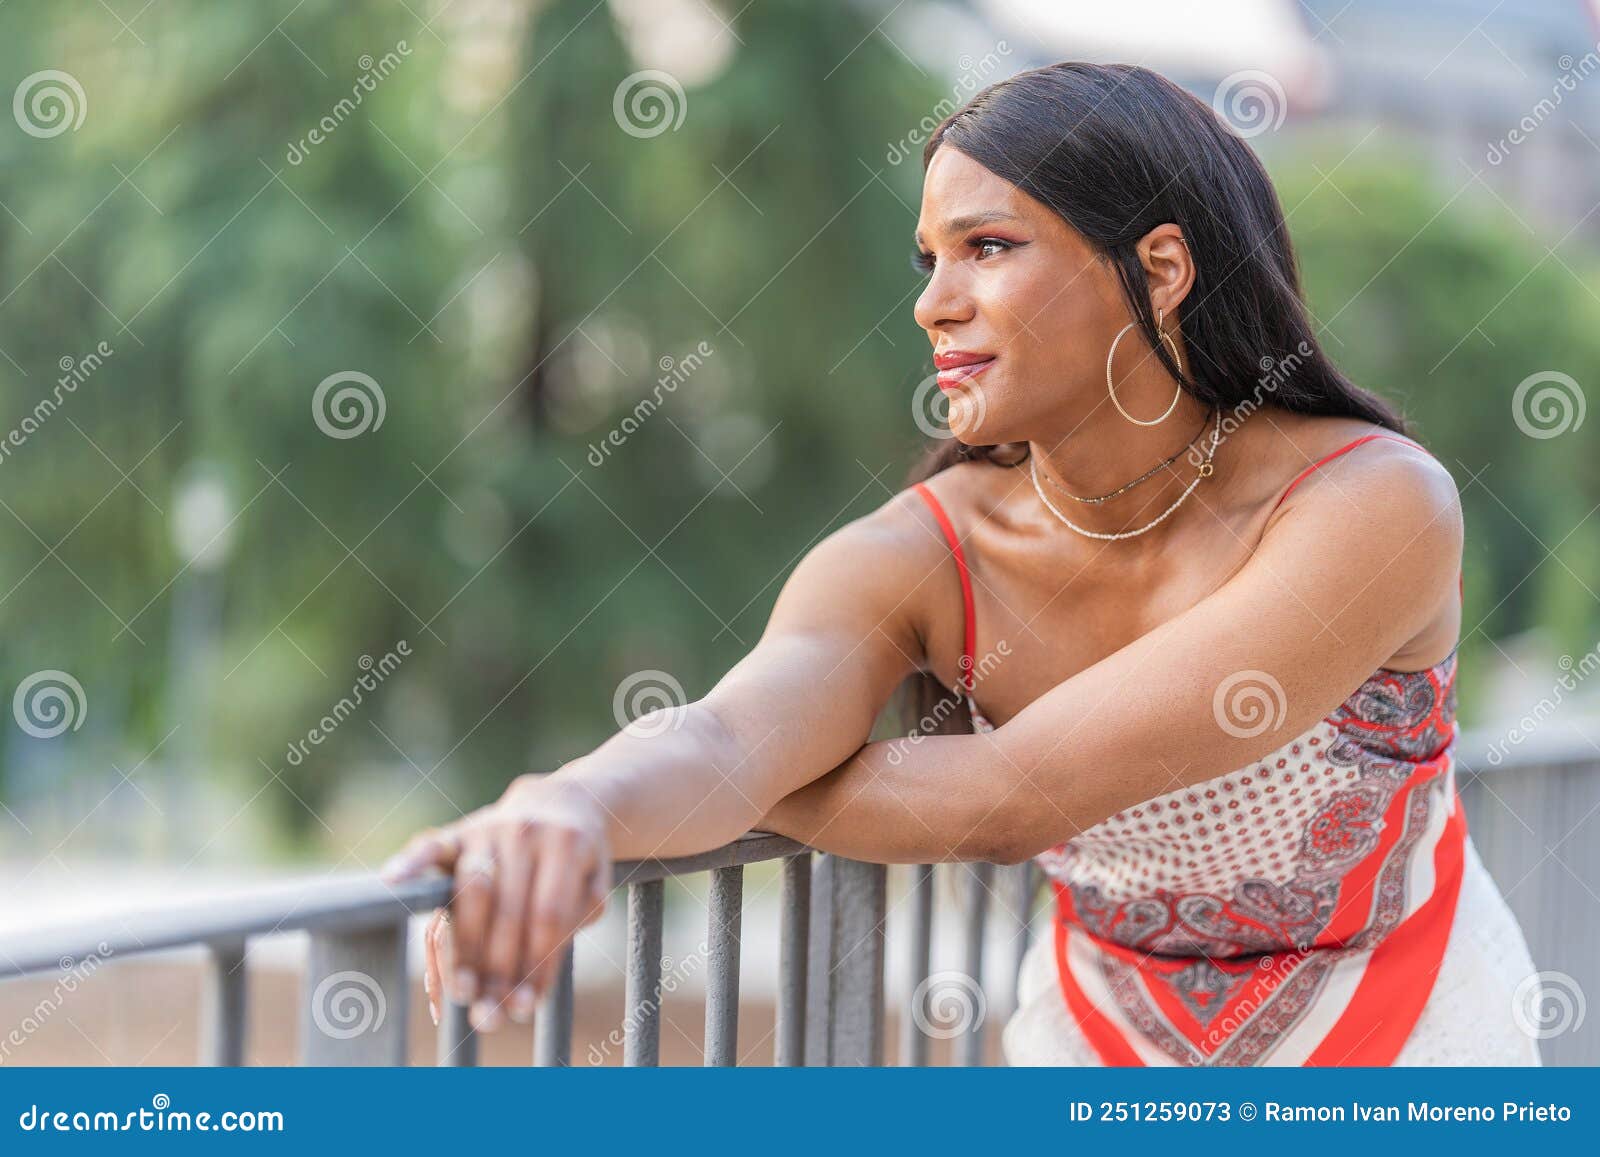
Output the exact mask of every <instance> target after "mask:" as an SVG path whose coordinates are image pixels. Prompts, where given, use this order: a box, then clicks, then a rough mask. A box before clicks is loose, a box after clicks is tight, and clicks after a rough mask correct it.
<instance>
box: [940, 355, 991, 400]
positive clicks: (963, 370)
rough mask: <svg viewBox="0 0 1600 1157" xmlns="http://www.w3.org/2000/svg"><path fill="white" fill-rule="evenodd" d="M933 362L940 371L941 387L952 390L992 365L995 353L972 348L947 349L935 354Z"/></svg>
mask: <svg viewBox="0 0 1600 1157" xmlns="http://www.w3.org/2000/svg"><path fill="white" fill-rule="evenodd" d="M933 364H934V366H935V367H936V368H937V369H938V371H939V372H938V375H937V377H938V381H939V388H940V389H942V390H950V389H954V388H955V387H956V386H958V385H960V384H961V383H962V382H964V381H966V380H967V379H968V378H972V377H975V376H977V375H978V374H981V373H983V371H984V370H986V369H988V368H989V367H990V366H992V365H993V364H994V355H993V354H985V353H974V352H972V351H970V350H946V351H945V352H944V353H942V354H935V355H934V358H933Z"/></svg>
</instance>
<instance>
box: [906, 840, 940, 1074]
mask: <svg viewBox="0 0 1600 1157" xmlns="http://www.w3.org/2000/svg"><path fill="white" fill-rule="evenodd" d="M934 879H935V875H934V866H933V865H932V864H914V865H912V868H911V945H910V947H911V951H910V952H908V953H907V954H906V993H907V995H906V1004H905V1007H904V1008H902V1009H901V1010H900V1063H901V1064H902V1065H907V1066H916V1067H922V1066H924V1065H926V1064H927V1063H928V1034H927V1033H926V1032H924V1031H923V1027H922V1024H921V1017H920V1015H919V1014H920V1010H919V1008H918V1007H917V1006H918V1005H919V1004H920V1003H921V1002H922V999H923V995H924V991H925V988H926V985H927V981H928V974H929V972H930V971H932V958H933V885H934Z"/></svg>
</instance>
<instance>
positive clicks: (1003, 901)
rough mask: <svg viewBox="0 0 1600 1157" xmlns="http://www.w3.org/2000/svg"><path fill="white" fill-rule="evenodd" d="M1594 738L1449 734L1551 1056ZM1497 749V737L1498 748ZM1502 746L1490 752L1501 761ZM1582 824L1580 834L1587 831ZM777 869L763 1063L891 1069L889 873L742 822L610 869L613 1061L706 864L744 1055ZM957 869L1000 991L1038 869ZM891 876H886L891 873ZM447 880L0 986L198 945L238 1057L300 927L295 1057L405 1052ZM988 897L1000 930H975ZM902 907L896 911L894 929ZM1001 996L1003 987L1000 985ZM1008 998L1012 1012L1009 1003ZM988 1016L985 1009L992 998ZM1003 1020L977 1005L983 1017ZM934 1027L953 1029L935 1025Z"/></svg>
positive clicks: (213, 1052)
mask: <svg viewBox="0 0 1600 1157" xmlns="http://www.w3.org/2000/svg"><path fill="white" fill-rule="evenodd" d="M1597 738H1600V732H1597V731H1596V729H1592V728H1591V729H1588V730H1584V731H1582V732H1575V733H1568V734H1565V735H1563V736H1561V737H1557V738H1555V739H1553V740H1552V739H1551V738H1549V737H1545V739H1544V740H1543V741H1542V742H1540V743H1539V744H1533V743H1529V744H1527V745H1526V746H1525V747H1523V746H1519V748H1518V749H1517V750H1516V751H1515V753H1514V756H1513V757H1512V758H1502V759H1500V760H1498V761H1495V762H1492V761H1491V760H1490V758H1489V752H1490V751H1491V750H1492V749H1493V741H1492V737H1487V738H1486V737H1482V736H1463V739H1462V742H1461V744H1460V749H1459V750H1460V753H1461V754H1460V758H1459V759H1458V772H1459V778H1460V786H1461V794H1462V800H1463V803H1464V804H1465V806H1466V808H1467V812H1468V822H1469V828H1470V830H1471V832H1472V838H1473V840H1474V843H1475V844H1476V845H1477V847H1478V849H1479V851H1480V853H1481V855H1482V857H1483V859H1484V862H1485V864H1486V865H1487V866H1488V868H1489V870H1490V872H1491V873H1492V874H1493V875H1494V877H1495V879H1496V882H1497V883H1498V884H1499V886H1500V888H1501V890H1502V891H1503V892H1504V893H1505V895H1506V898H1507V900H1508V902H1509V903H1510V905H1511V907H1512V910H1513V911H1514V912H1515V913H1516V915H1517V918H1518V920H1519V922H1520V923H1521V925H1522V927H1523V930H1524V932H1525V933H1526V935H1527V938H1528V942H1529V947H1530V950H1531V952H1532V955H1533V958H1534V961H1535V963H1536V966H1537V967H1538V968H1539V969H1540V970H1541V972H1542V973H1546V974H1554V975H1556V976H1559V977H1560V978H1561V983H1562V984H1564V985H1570V987H1571V988H1572V989H1574V990H1575V992H1573V993H1571V994H1569V995H1570V996H1571V997H1572V998H1573V999H1576V1001H1578V1002H1579V1014H1578V1017H1577V1023H1576V1024H1574V1025H1571V1026H1570V1028H1571V1031H1563V1032H1562V1033H1561V1034H1560V1035H1558V1036H1553V1037H1551V1038H1549V1039H1545V1040H1543V1041H1542V1045H1541V1047H1542V1050H1543V1053H1544V1057H1545V1061H1546V1063H1547V1064H1594V1063H1597V1061H1600V1031H1597V1029H1596V1027H1595V1025H1594V1024H1592V1023H1591V1024H1590V1025H1589V1026H1588V1031H1587V1032H1585V1031H1584V1025H1583V1020H1582V1012H1581V1008H1582V1002H1583V1000H1584V994H1585V993H1586V992H1587V991H1592V990H1596V989H1597V988H1600V742H1597ZM1501 746H1502V747H1503V746H1504V745H1503V744H1502V745H1501ZM1504 754H1505V753H1504V752H1503V751H1502V755H1504ZM1585 832H1587V835H1585V834H1584V833H1585ZM767 861H779V862H780V883H781V894H780V901H779V903H780V919H779V964H778V968H779V976H778V984H777V995H776V1009H775V1011H776V1028H775V1034H774V1035H775V1044H774V1050H773V1061H774V1062H775V1063H776V1064H779V1065H881V1064H883V1063H884V1060H885V1055H884V1054H885V1039H884V1034H885V997H884V970H885V928H886V925H887V924H888V922H889V921H888V916H889V912H888V911H887V908H888V886H887V885H888V873H889V869H888V868H886V867H885V866H884V865H881V864H868V863H862V862H859V861H855V860H849V859H845V858H843V857H839V856H834V855H829V854H825V853H819V852H813V851H812V850H810V849H808V848H805V847H804V846H802V845H800V844H797V843H795V842H794V841H792V840H789V839H786V838H784V837H781V836H776V835H771V834H768V833H763V832H752V833H750V834H749V835H746V836H744V837H743V838H741V839H739V840H736V841H734V842H733V843H731V844H729V845H727V846H726V847H722V848H718V849H716V850H715V851H711V852H707V853H705V854H703V855H698V856H690V857H684V858H680V859H668V860H641V861H635V862H629V863H622V864H618V865H616V868H615V873H614V877H613V881H614V886H615V887H617V888H623V889H626V892H627V958H626V964H625V980H624V986H625V994H624V1007H625V1010H626V1015H625V1018H624V1021H623V1025H622V1028H623V1063H624V1064H626V1065H654V1064H657V1063H659V1059H660V1033H661V1014H662V1009H661V1001H660V999H659V994H660V991H661V986H662V975H661V970H662V963H661V962H662V935H663V924H664V914H665V907H666V905H665V884H666V881H667V880H668V879H671V878H674V877H682V876H686V875H691V874H695V873H702V872H704V873H709V875H710V887H709V893H708V903H707V912H706V933H707V934H706V964H707V968H706V977H705V985H706V992H705V1042H704V1059H705V1063H706V1064H707V1065H731V1064H735V1063H737V1062H738V1060H739V1053H738V1029H739V1020H738V1017H739V962H740V960H739V958H740V941H741V921H742V915H743V891H744V869H745V867H746V865H749V864H755V863H762V862H767ZM940 867H942V868H944V869H947V870H954V871H956V872H958V879H959V881H960V884H961V886H962V887H961V891H962V902H961V904H960V909H959V917H960V920H961V928H960V939H961V943H962V957H963V959H962V963H961V972H962V973H963V974H964V976H965V977H966V978H967V981H968V982H970V984H972V985H973V986H975V987H977V986H982V985H983V976H984V972H985V967H986V964H988V963H989V962H987V961H986V960H985V958H984V957H985V946H986V943H998V944H1000V945H1001V946H1002V947H1003V948H1004V949H1005V951H1004V959H1003V960H1002V961H1000V962H998V963H999V965H1000V966H1001V967H1002V968H1003V969H1004V971H1005V973H1006V974H1008V975H1006V976H1005V979H1006V981H1007V982H1009V984H1010V985H1011V986H1012V987H1011V990H1010V991H1011V993H1012V994H1014V991H1015V989H1014V985H1015V980H1016V975H1017V970H1018V968H1019V967H1020V964H1021V961H1022V957H1023V954H1024V953H1025V952H1026V950H1027V949H1028V947H1029V944H1030V940H1031V936H1030V925H1031V923H1032V921H1031V916H1032V912H1033V909H1034V905H1035V901H1036V899H1037V892H1038V885H1039V883H1040V882H1041V880H1042V875H1041V873H1040V872H1039V870H1038V869H1037V867H1036V866H1035V865H1034V864H1031V863H1028V864H1020V865H1010V866H1000V865H994V864H949V865H941V866H940ZM897 870H898V869H897ZM905 870H907V871H909V872H910V874H911V876H910V880H909V888H908V890H907V891H906V892H905V894H904V896H903V898H902V900H901V901H900V903H899V904H897V908H899V907H901V906H903V907H905V908H906V909H908V913H907V918H908V921H909V923H908V936H907V943H908V945H909V951H908V952H907V955H906V965H905V969H906V971H905V973H904V974H903V976H902V977H901V980H902V983H903V987H904V991H905V993H906V994H908V997H909V1000H908V1005H907V1007H905V1008H902V1009H900V1010H899V1012H900V1014H901V1015H900V1017H899V1021H900V1040H899V1049H898V1056H897V1059H898V1061H899V1063H900V1064H909V1065H924V1064H927V1063H929V1060H930V1033H929V1032H928V1031H927V1028H928V1026H927V1024H926V1018H925V1017H921V1016H918V1015H917V1010H916V1008H915V1007H913V1006H914V1005H915V1004H916V1002H917V1001H918V1000H919V999H921V998H922V996H923V995H924V993H923V989H924V984H925V982H926V981H927V980H928V979H929V977H930V961H931V954H932V951H931V950H932V944H933V935H932V933H933V927H934V913H935V908H936V904H935V887H934V885H935V878H936V868H935V865H927V864H924V865H912V866H909V867H908V868H907V869H905ZM449 891H450V880H449V879H448V878H445V877H435V878H432V879H426V880H420V881H411V882H407V883H404V884H400V885H395V886H390V885H386V884H384V883H382V882H381V881H379V880H378V879H377V878H376V877H373V876H361V877H352V878H346V879H343V880H337V881H331V882H327V883H321V884H318V885H316V886H314V887H311V888H309V889H308V888H305V887H303V886H302V887H289V888H283V889H279V890H277V891H275V892H264V893H255V894H247V895H241V896H238V897H231V898H229V899H228V900H226V901H220V902H213V903H211V904H208V905H189V906H185V907H183V908H178V909H168V910H164V911H156V912H148V913H144V914H141V915H128V916H126V917H125V918H123V919H122V920H120V922H119V923H120V930H119V931H117V932H115V933H113V934H111V935H106V934H105V933H106V927H105V924H104V922H99V923H95V924H94V925H92V926H89V925H78V926H73V927H66V928H61V929H54V930H40V931H37V932H31V933H27V934H24V935H21V936H13V937H8V938H7V939H6V940H5V942H3V943H0V979H4V978H8V977H20V976H26V975H30V974H35V973H44V972H50V971H53V970H56V969H59V968H62V967H64V966H66V965H67V964H68V963H69V962H72V961H78V960H81V959H83V958H84V957H86V956H91V955H99V956H104V957H108V958H120V957H123V956H128V955H134V954H139V953H149V952H154V951H158V950H163V949H170V948H176V947H181V946H190V945H203V946H205V947H206V948H207V949H208V950H209V960H208V969H207V972H206V978H205V981H204V984H203V993H202V1000H203V1009H204V1015H203V1017H202V1021H201V1023H202V1029H201V1031H202V1042H201V1043H202V1048H201V1059H202V1060H203V1062H204V1063H208V1064H214V1065H238V1064H241V1063H242V1062H243V1060H244V1056H245V1050H246V1044H247V1042H246V1039H245V1024H246V1016H245V1009H246V992H247V987H246V986H247V983H248V969H247V968H246V967H245V959H246V948H247V944H248V942H249V940H250V939H251V938H253V937H258V936H266V935H272V934H276V933H283V932H290V931H304V932H306V933H307V934H308V935H309V938H310V951H309V953H308V956H307V963H306V976H305V990H306V992H307V993H310V994H311V996H310V998H309V999H305V1000H303V1001H302V1006H303V1007H302V1009H301V1013H300V1022H301V1032H300V1041H301V1061H302V1063H305V1064H312V1065H399V1064H404V1063H406V1056H407V1051H406V1046H407V1025H406V1009H407V1006H408V1000H407V997H408V995H409V992H410V990H409V972H408V967H407V951H408V944H409V935H408V932H409V922H410V921H411V920H412V919H413V918H414V917H416V916H418V915H420V914H423V913H427V912H431V911H432V910H433V909H434V908H437V907H439V906H441V905H443V904H445V903H447V902H448V899H449ZM991 906H994V907H997V908H998V909H999V917H1000V919H1002V920H1004V921H1005V922H1006V925H1007V926H1006V928H1005V929H1004V930H1003V931H1004V933H1007V934H1003V935H1001V936H998V937H989V936H986V926H987V924H988V921H989V919H990V908H991ZM899 918H900V917H899V914H898V912H897V913H896V919H897V920H898V919H899ZM352 974H354V975H359V976H361V977H363V978H364V979H365V980H366V981H367V982H369V983H370V984H371V985H372V986H373V987H374V988H375V990H376V992H377V993H378V994H380V995H379V996H378V999H381V1000H383V1001H384V1003H385V1005H386V1007H387V1008H388V1010H389V1014H388V1015H387V1016H386V1017H384V1018H381V1021H380V1023H378V1024H377V1025H376V1026H375V1027H373V1028H371V1029H370V1031H362V1032H359V1033H346V1032H340V1031H333V1032H330V1031H327V1029H326V1028H325V1027H324V1026H320V1025H318V1024H317V1023H316V1018H317V1015H318V1001H317V999H316V995H315V994H316V992H317V991H318V990H319V989H320V988H321V987H322V986H324V985H329V984H333V983H336V982H337V980H338V978H340V977H346V976H350V975H352ZM1002 987H1003V986H1002ZM573 1006H574V986H573V954H572V947H571V946H570V945H569V946H568V948H567V949H566V951H565V953H564V955H563V958H562V961H561V965H560V968H559V973H558V979H557V981H556V984H555V986H554V988H553V990H552V991H551V993H550V995H549V996H548V997H547V998H546V1000H545V1001H544V1003H543V1004H542V1005H541V1007H540V1009H539V1011H538V1013H537V1015H536V1017H535V1022H534V1048H533V1058H532V1059H533V1063H534V1064H536V1065H566V1064H569V1063H570V1061H571V1053H572V1032H573ZM1012 1007H1014V1004H1013V1006H1012ZM445 1008H446V1012H445V1015H444V1016H443V1017H442V1020H441V1025H440V1032H439V1035H438V1042H439V1044H438V1062H439V1063H440V1064H442V1065H472V1064H476V1063H477V1055H478V1050H477V1039H476V1035H475V1034H474V1032H473V1030H472V1028H471V1026H470V1024H469V1022H468V1019H467V1013H466V1009H465V1008H464V1007H460V1006H455V1005H451V1004H446V1006H445ZM990 1011H991V1013H994V1012H995V1011H996V1008H994V1007H991V1009H990ZM1002 1019H1003V1018H1001V1017H999V1016H995V1015H991V1016H989V1017H988V1018H987V1020H988V1023H989V1025H991V1026H992V1025H993V1024H994V1023H996V1022H999V1021H1001V1020H1002ZM985 1028H986V1024H985V1018H984V1017H982V1016H978V1017H973V1018H971V1019H970V1023H964V1024H962V1025H961V1026H960V1031H959V1033H958V1034H957V1035H956V1037H955V1039H954V1040H953V1041H952V1045H953V1050H952V1054H951V1059H952V1061H953V1062H954V1063H957V1064H964V1065H976V1064H982V1063H984V1061H985V1058H986V1056H987V1054H986V1052H985V1049H986V1047H987V1042H986V1033H985ZM938 1035H940V1036H947V1035H949V1034H947V1033H943V1032H941V1033H939V1034H938Z"/></svg>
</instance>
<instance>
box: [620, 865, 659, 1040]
mask: <svg viewBox="0 0 1600 1157" xmlns="http://www.w3.org/2000/svg"><path fill="white" fill-rule="evenodd" d="M665 899H666V884H665V881H662V880H647V881H645V882H644V883H641V884H630V885H629V886H628V963H627V974H626V979H625V980H624V982H623V983H624V988H623V1001H622V1006H623V1020H622V1063H623V1064H624V1065H658V1064H660V1063H661V926H662V917H663V913H664V904H665Z"/></svg>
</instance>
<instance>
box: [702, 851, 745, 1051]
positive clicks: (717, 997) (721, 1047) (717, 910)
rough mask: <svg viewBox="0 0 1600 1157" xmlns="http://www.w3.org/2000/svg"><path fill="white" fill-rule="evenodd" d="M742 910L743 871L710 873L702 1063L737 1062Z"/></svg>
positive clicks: (737, 868) (733, 868)
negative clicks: (704, 1034)
mask: <svg viewBox="0 0 1600 1157" xmlns="http://www.w3.org/2000/svg"><path fill="white" fill-rule="evenodd" d="M743 910H744V868H742V867H732V868H718V869H716V870H715V871H713V872H712V873H711V896H710V902H709V903H708V904H707V906H706V944H707V946H708V951H707V957H708V959H707V962H706V963H707V968H706V1038H705V1063H706V1064H707V1065H715V1066H722V1067H725V1066H728V1065H737V1064H738V1063H739V930H740V922H741V920H742V918H743Z"/></svg>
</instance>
